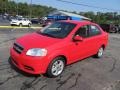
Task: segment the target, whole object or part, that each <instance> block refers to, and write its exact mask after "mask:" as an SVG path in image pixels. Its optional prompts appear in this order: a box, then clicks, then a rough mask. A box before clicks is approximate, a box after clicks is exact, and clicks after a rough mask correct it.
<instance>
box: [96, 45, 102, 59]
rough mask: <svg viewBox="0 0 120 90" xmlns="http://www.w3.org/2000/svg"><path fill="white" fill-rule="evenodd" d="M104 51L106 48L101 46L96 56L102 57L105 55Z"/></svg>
mask: <svg viewBox="0 0 120 90" xmlns="http://www.w3.org/2000/svg"><path fill="white" fill-rule="evenodd" d="M103 51H104V48H103V47H101V48H99V50H98V52H97V54H96V55H95V57H96V58H101V57H102V56H103Z"/></svg>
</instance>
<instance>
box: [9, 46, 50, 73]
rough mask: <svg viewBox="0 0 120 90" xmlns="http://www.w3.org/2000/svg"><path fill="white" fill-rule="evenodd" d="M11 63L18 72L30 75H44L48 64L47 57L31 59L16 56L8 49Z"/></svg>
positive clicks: (19, 55) (15, 53) (20, 55)
mask: <svg viewBox="0 0 120 90" xmlns="http://www.w3.org/2000/svg"><path fill="white" fill-rule="evenodd" d="M10 57H11V62H12V63H13V64H14V65H15V66H16V67H17V68H19V69H20V70H22V71H24V72H27V73H30V74H43V73H46V70H47V67H48V65H49V62H47V61H48V59H47V57H32V56H26V55H23V54H22V53H21V54H18V53H17V52H16V51H14V50H13V49H12V48H11V49H10Z"/></svg>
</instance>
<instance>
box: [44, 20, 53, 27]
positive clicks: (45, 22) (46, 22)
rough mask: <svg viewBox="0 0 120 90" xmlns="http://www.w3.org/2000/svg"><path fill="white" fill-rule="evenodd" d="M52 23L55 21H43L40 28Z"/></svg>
mask: <svg viewBox="0 0 120 90" xmlns="http://www.w3.org/2000/svg"><path fill="white" fill-rule="evenodd" d="M54 21H55V20H52V19H47V20H44V21H43V22H42V26H43V27H45V26H47V25H50V24H52V23H53V22H54Z"/></svg>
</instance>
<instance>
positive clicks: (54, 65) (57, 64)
mask: <svg viewBox="0 0 120 90" xmlns="http://www.w3.org/2000/svg"><path fill="white" fill-rule="evenodd" d="M64 67H65V59H64V58H62V57H57V58H55V59H54V60H53V61H52V62H51V63H50V64H49V66H48V69H47V72H46V75H47V76H48V77H50V78H53V77H57V76H59V75H60V74H61V73H62V72H63V70H64Z"/></svg>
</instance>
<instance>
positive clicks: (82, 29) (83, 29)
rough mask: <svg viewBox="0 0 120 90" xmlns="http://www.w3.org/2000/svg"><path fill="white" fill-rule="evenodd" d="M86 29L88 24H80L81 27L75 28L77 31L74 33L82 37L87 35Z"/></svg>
mask: <svg viewBox="0 0 120 90" xmlns="http://www.w3.org/2000/svg"><path fill="white" fill-rule="evenodd" d="M88 30H89V26H88V25H86V26H82V27H80V28H79V29H78V30H77V32H76V33H75V35H79V36H81V37H83V38H85V37H88Z"/></svg>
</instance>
